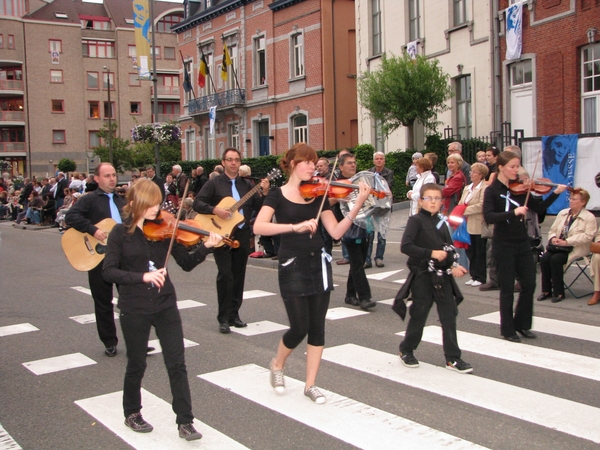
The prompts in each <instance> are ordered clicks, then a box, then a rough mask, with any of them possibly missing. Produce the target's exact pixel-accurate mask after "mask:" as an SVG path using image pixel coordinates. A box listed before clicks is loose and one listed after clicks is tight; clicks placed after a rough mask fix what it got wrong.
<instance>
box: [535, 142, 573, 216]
mask: <svg viewBox="0 0 600 450" xmlns="http://www.w3.org/2000/svg"><path fill="white" fill-rule="evenodd" d="M577 140H578V135H577V134H561V135H556V136H543V137H542V161H543V163H542V169H543V170H542V174H543V177H544V178H548V179H550V181H552V183H557V184H566V185H567V186H571V187H574V183H575V161H576V158H577ZM568 207H569V192H568V191H565V192H563V193H562V194H560V196H559V197H558V199H556V201H555V202H554V203H552V205H550V207H549V208H548V214H552V215H555V214H558V213H559V212H560V211H561V210H563V209H565V208H568Z"/></svg>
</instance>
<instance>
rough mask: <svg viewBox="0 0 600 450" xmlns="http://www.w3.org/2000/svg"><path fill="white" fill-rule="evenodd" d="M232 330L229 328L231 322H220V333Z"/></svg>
mask: <svg viewBox="0 0 600 450" xmlns="http://www.w3.org/2000/svg"><path fill="white" fill-rule="evenodd" d="M230 331H231V329H230V328H229V324H228V323H226V322H223V323H220V324H219V333H221V334H227V333H229V332H230Z"/></svg>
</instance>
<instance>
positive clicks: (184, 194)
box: [163, 180, 190, 270]
mask: <svg viewBox="0 0 600 450" xmlns="http://www.w3.org/2000/svg"><path fill="white" fill-rule="evenodd" d="M189 186H190V180H187V181H186V182H185V189H184V190H183V197H181V198H182V199H185V198H186V197H187V192H188V187H189ZM182 204H183V203H182ZM180 217H181V209H180V210H179V211H177V218H176V219H175V226H174V227H173V234H172V235H171V242H169V250H168V251H167V257H166V259H165V265H164V266H163V268H164V269H165V270H167V264H168V263H169V257H170V256H171V250H173V244H174V243H175V235H176V234H177V227H178V226H179V218H180Z"/></svg>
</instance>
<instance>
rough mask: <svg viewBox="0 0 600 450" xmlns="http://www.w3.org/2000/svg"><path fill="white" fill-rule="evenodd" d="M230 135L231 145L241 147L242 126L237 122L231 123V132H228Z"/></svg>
mask: <svg viewBox="0 0 600 450" xmlns="http://www.w3.org/2000/svg"><path fill="white" fill-rule="evenodd" d="M227 135H228V137H229V146H230V147H233V148H237V149H239V148H240V126H239V124H237V123H232V124H231V125H229V132H228V133H227Z"/></svg>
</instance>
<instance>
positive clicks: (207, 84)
mask: <svg viewBox="0 0 600 450" xmlns="http://www.w3.org/2000/svg"><path fill="white" fill-rule="evenodd" d="M200 57H202V56H200ZM204 60H205V61H206V72H207V75H206V77H205V81H204V87H203V88H202V89H199V90H200V92H199V94H198V95H199V96H200V97H202V96H206V95H210V94H213V93H214V87H213V84H212V83H211V81H210V77H209V76H208V74H210V76H211V77H212V76H213V74H214V73H215V71H214V70H213V62H214V60H213V54H212V53H204ZM198 70H200V63H198ZM217 73H218V72H217ZM190 76H191V74H190ZM217 76H218V77H219V78H221V77H220V75H217ZM192 78H193V77H192ZM213 79H214V77H213Z"/></svg>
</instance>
